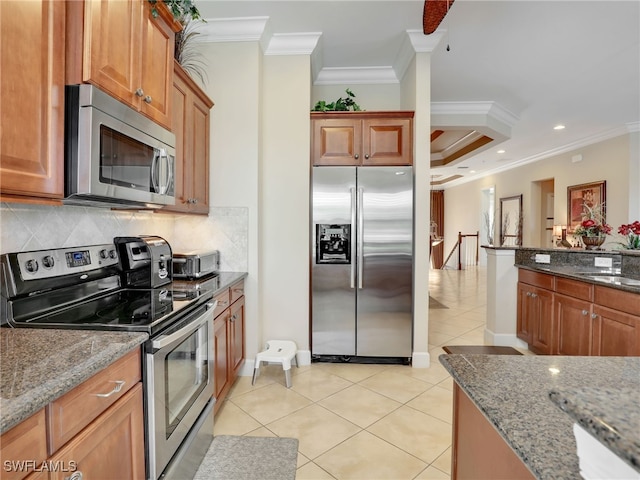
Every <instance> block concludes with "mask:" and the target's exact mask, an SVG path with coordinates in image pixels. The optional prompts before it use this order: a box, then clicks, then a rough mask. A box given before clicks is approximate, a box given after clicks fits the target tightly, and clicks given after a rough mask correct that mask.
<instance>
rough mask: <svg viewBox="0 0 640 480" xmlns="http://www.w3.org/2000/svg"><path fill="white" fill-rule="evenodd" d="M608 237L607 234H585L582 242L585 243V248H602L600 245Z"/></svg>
mask: <svg viewBox="0 0 640 480" xmlns="http://www.w3.org/2000/svg"><path fill="white" fill-rule="evenodd" d="M606 238H607V237H605V236H600V237H586V236H583V237H582V243H584V248H585V249H587V250H598V248H600V245H602V244H603V243H604V241H605V240H606Z"/></svg>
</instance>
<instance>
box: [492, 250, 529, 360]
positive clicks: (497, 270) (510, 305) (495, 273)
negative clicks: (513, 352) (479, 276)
mask: <svg viewBox="0 0 640 480" xmlns="http://www.w3.org/2000/svg"><path fill="white" fill-rule="evenodd" d="M483 248H485V250H486V252H487V324H486V326H485V329H484V341H485V343H487V344H489V345H501V346H511V347H520V348H527V344H526V343H525V342H523V341H522V340H520V339H519V338H517V337H516V323H517V315H518V312H517V307H518V268H517V267H516V266H515V256H516V255H515V252H516V251H515V249H513V248H499V247H497V248H494V247H483Z"/></svg>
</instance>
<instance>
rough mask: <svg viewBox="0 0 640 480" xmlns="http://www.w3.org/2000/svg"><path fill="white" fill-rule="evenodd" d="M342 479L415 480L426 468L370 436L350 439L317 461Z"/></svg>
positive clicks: (424, 465) (397, 449)
mask: <svg viewBox="0 0 640 480" xmlns="http://www.w3.org/2000/svg"><path fill="white" fill-rule="evenodd" d="M315 463H316V464H318V465H319V466H321V467H322V468H323V469H324V470H326V471H327V472H329V473H330V474H331V475H333V476H334V477H335V478H339V479H344V480H348V479H354V480H355V479H376V480H384V479H389V480H398V479H412V478H414V477H415V476H416V475H417V474H418V473H420V472H421V471H422V470H423V469H424V468H425V467H426V464H425V463H424V462H421V461H420V460H418V459H417V458H415V457H414V456H412V455H409V454H408V453H406V452H404V451H402V450H401V449H399V448H397V447H394V446H393V445H390V444H389V443H387V442H385V441H384V440H382V439H380V438H378V437H376V436H375V435H372V434H370V433H368V432H365V431H363V432H360V433H359V434H357V435H355V436H353V437H351V438H349V439H348V440H346V441H345V442H344V443H342V444H340V445H339V446H337V447H335V448H333V449H331V450H330V451H328V452H327V453H325V454H323V455H321V456H320V457H319V458H317V459H316V460H315Z"/></svg>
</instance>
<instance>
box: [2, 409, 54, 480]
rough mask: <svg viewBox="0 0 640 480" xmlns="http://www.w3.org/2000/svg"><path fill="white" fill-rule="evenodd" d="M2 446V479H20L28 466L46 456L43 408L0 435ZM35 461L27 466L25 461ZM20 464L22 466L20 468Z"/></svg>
mask: <svg viewBox="0 0 640 480" xmlns="http://www.w3.org/2000/svg"><path fill="white" fill-rule="evenodd" d="M0 445H1V446H2V455H1V457H2V474H1V477H2V480H21V479H22V478H25V477H26V476H27V475H28V473H29V471H30V468H31V467H33V466H36V465H37V466H40V464H41V463H42V461H43V460H45V459H46V458H47V430H46V422H45V415H44V410H39V411H38V412H37V413H35V414H33V415H32V416H31V417H29V418H27V419H26V420H24V421H22V423H19V424H18V425H16V426H15V427H13V428H12V429H11V430H9V431H7V432H5V433H3V434H2V436H1V437H0ZM29 461H30V462H35V464H34V465H30V467H29V468H24V467H23V466H24V465H25V464H26V463H22V462H29ZM21 466H22V468H21Z"/></svg>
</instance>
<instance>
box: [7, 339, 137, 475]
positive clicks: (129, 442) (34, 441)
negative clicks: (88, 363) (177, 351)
mask: <svg viewBox="0 0 640 480" xmlns="http://www.w3.org/2000/svg"><path fill="white" fill-rule="evenodd" d="M140 362H141V352H140V349H136V350H134V351H132V352H130V353H128V354H127V355H125V356H123V357H122V358H120V359H118V360H116V361H115V362H114V363H112V364H111V365H109V366H108V367H106V368H105V369H104V370H102V371H101V372H98V373H97V374H95V375H94V376H93V377H91V378H89V379H87V380H86V381H84V382H83V383H81V384H80V385H78V386H77V387H75V388H74V389H72V390H71V391H69V392H67V393H66V394H64V395H63V396H62V397H60V398H58V399H56V400H54V401H53V402H51V403H50V404H48V405H47V406H46V407H45V408H43V409H42V410H40V411H39V412H37V413H36V414H34V415H32V416H31V417H29V418H28V419H26V420H24V421H23V422H21V423H20V424H18V425H16V426H15V427H13V428H12V429H11V430H9V431H7V432H5V433H4V434H3V435H2V437H0V446H1V450H0V456H1V457H2V466H3V467H5V462H7V461H8V462H12V461H13V462H18V461H20V460H29V461H33V462H35V463H36V464H35V465H33V466H31V468H30V469H25V468H14V467H13V466H12V468H10V469H7V468H2V470H0V478H1V479H2V480H21V479H26V480H45V479H48V480H63V479H66V478H70V477H71V475H73V474H74V473H75V472H82V477H80V476H79V474H76V477H73V478H74V479H75V478H78V479H80V478H85V479H87V478H91V479H104V480H111V479H116V478H117V479H123V480H138V479H143V478H145V456H144V455H145V452H144V445H145V444H144V413H143V393H142V382H141V366H140ZM120 382H122V384H121V387H120V388H119V389H118V388H115V389H114V386H116V387H117V385H118V384H119V383H120ZM96 394H107V395H106V396H97V395H96ZM45 463H46V465H45ZM10 465H15V463H12V464H10ZM34 468H35V471H34ZM9 470H10V471H9Z"/></svg>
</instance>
